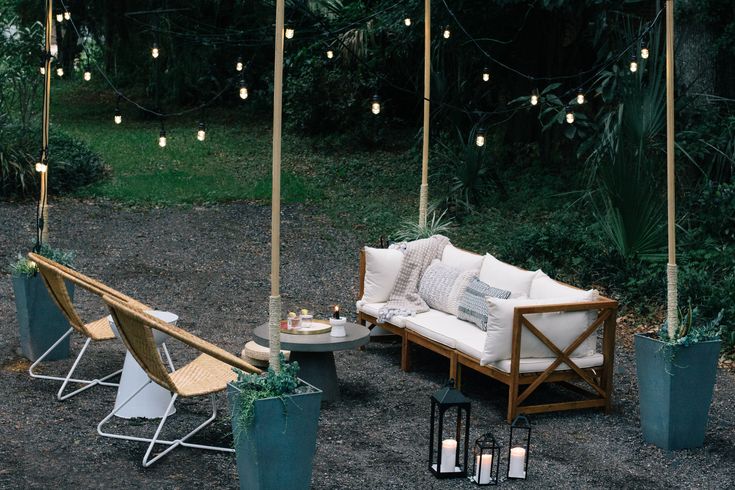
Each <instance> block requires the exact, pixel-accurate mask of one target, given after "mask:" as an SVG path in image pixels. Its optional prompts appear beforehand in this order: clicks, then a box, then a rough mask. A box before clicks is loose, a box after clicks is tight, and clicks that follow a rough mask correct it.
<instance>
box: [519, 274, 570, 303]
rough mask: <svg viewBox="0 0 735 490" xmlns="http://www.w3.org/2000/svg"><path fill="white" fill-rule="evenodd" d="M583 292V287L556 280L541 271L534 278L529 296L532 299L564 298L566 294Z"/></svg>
mask: <svg viewBox="0 0 735 490" xmlns="http://www.w3.org/2000/svg"><path fill="white" fill-rule="evenodd" d="M581 292H582V290H581V289H577V288H573V287H571V286H567V285H566V284H562V283H560V282H556V281H555V280H553V279H552V278H550V277H549V276H547V275H546V274H545V273H544V272H541V273H539V274H538V275H537V276H536V277H534V278H533V281H532V282H531V292H530V294H529V295H528V297H529V298H531V299H544V298H563V297H565V296H577V295H579V294H580V293H581Z"/></svg>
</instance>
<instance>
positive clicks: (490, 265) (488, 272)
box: [479, 254, 541, 298]
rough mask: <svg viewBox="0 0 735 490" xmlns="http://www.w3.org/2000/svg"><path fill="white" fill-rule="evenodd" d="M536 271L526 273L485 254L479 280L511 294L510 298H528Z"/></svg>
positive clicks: (537, 272)
mask: <svg viewBox="0 0 735 490" xmlns="http://www.w3.org/2000/svg"><path fill="white" fill-rule="evenodd" d="M539 273H541V271H540V270H538V271H527V270H524V269H520V268H518V267H516V266H513V265H510V264H506V263H505V262H503V261H500V260H498V259H496V258H495V257H493V256H492V255H490V254H486V255H485V258H484V259H483V261H482V267H481V268H480V276H479V277H480V280H481V281H482V282H484V283H485V284H489V285H490V286H493V287H496V288H500V289H505V290H508V291H510V292H511V295H510V297H511V298H523V297H528V294H529V292H530V291H531V283H532V282H533V279H534V277H536V275H537V274H539Z"/></svg>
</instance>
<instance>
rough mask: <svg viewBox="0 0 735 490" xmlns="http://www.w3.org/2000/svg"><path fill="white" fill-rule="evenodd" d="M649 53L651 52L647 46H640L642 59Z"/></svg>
mask: <svg viewBox="0 0 735 490" xmlns="http://www.w3.org/2000/svg"><path fill="white" fill-rule="evenodd" d="M650 54H651V53H650V52H649V51H648V48H647V47H646V46H643V47H642V48H641V58H643V59H644V60H647V59H648V57H649V56H650Z"/></svg>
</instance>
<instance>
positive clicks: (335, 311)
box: [333, 305, 339, 320]
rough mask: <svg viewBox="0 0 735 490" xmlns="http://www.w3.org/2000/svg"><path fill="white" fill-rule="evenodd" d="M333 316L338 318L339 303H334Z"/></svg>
mask: <svg viewBox="0 0 735 490" xmlns="http://www.w3.org/2000/svg"><path fill="white" fill-rule="evenodd" d="M333 316H334V318H335V319H337V320H339V305H334V315H333Z"/></svg>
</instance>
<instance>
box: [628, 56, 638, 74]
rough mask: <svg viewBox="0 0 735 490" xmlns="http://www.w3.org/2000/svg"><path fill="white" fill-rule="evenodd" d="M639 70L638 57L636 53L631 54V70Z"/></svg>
mask: <svg viewBox="0 0 735 490" xmlns="http://www.w3.org/2000/svg"><path fill="white" fill-rule="evenodd" d="M637 71H638V58H637V57H636V55H635V54H634V55H633V56H631V58H630V72H631V73H635V72H637Z"/></svg>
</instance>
